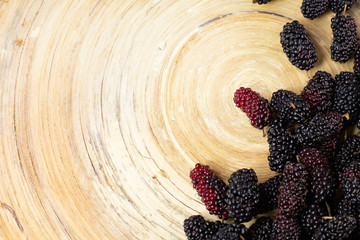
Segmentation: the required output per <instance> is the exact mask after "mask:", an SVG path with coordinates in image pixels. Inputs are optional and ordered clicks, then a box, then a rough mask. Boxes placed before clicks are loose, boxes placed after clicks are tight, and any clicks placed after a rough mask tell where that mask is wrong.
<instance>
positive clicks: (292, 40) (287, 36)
mask: <svg viewBox="0 0 360 240" xmlns="http://www.w3.org/2000/svg"><path fill="white" fill-rule="evenodd" d="M280 43H281V45H282V47H283V50H284V52H285V53H286V56H287V57H288V58H289V61H290V62H291V63H292V64H293V65H295V66H296V67H298V68H300V69H301V70H309V69H310V68H312V67H314V64H315V62H316V61H317V60H318V59H317V55H316V49H315V45H314V43H313V42H312V41H311V38H310V35H309V34H308V33H307V31H306V30H305V28H304V26H303V25H301V24H300V23H299V22H298V21H296V20H294V21H293V22H291V23H286V24H285V26H284V28H283V31H282V32H281V33H280Z"/></svg>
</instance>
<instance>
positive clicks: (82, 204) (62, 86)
mask: <svg viewBox="0 0 360 240" xmlns="http://www.w3.org/2000/svg"><path fill="white" fill-rule="evenodd" d="M300 5H301V1H300V0H296V1H295V0H292V1H287V0H273V1H272V2H271V3H269V4H267V5H262V6H259V5H257V4H252V3H251V0H223V1H214V0H213V1H211V0H204V1H199V0H181V1H161V0H150V1H143V0H118V1H115V0H114V1H111V0H108V1H105V0H96V1H95V0H77V1H71V0H64V1H56V0H23V1H21V0H7V1H5V0H3V1H1V3H0V22H1V24H0V45H1V49H0V56H1V61H0V68H1V71H0V73H1V76H0V77H1V78H0V79H1V88H0V94H1V98H0V101H1V102H0V109H1V115H0V116H1V121H0V134H1V135H0V137H1V140H0V143H1V145H0V171H1V172H0V178H1V187H0V201H1V206H2V208H1V210H0V235H1V238H2V239H36V240H37V239H185V235H184V233H183V228H182V223H183V220H184V219H185V218H187V217H189V216H190V215H194V214H202V215H204V216H205V217H206V218H207V219H216V217H214V216H210V215H209V214H208V213H207V211H206V209H205V207H204V206H203V204H202V203H201V201H200V199H199V197H198V196H197V194H196V192H195V190H193V188H192V184H191V182H190V179H189V172H190V170H191V169H192V168H193V167H194V165H195V163H197V162H201V163H203V164H208V165H210V166H211V168H213V169H214V170H215V171H216V173H217V174H218V175H219V176H220V177H222V178H223V179H224V180H226V179H227V178H228V177H229V176H230V174H231V173H232V172H233V171H235V170H237V169H238V168H243V167H248V168H249V167H253V168H254V169H255V171H256V172H257V174H258V176H259V180H260V181H264V180H266V179H267V178H269V177H270V176H273V175H274V173H273V172H271V171H270V170H269V167H268V163H267V155H268V146H267V143H266V138H265V137H263V132H262V131H260V130H257V129H255V128H253V127H251V126H250V124H249V121H248V119H247V118H246V116H245V115H244V114H243V113H242V112H240V111H239V110H238V109H236V108H235V107H234V104H233V102H232V97H233V93H234V91H235V89H236V88H238V87H240V86H245V87H252V88H253V89H254V90H256V91H258V92H260V93H261V94H262V95H263V96H264V97H266V98H268V99H269V98H270V96H271V94H272V92H273V91H276V90H277V89H280V88H284V89H289V90H293V91H295V92H297V93H300V91H301V89H302V88H303V87H304V86H305V84H306V82H307V80H308V79H309V78H311V77H312V75H313V74H314V73H315V72H316V71H317V70H326V71H329V72H330V73H332V74H333V75H335V74H336V73H338V72H340V71H342V70H351V69H352V60H351V61H349V62H348V63H346V64H339V63H335V62H333V61H331V59H330V53H329V47H330V44H331V38H332V33H331V29H330V19H331V17H332V16H333V15H334V14H333V13H331V12H328V13H327V14H325V15H324V16H322V17H320V18H318V19H315V20H313V21H311V20H308V19H305V18H303V17H302V15H301V12H300ZM359 8H360V4H356V6H354V7H353V9H351V11H350V14H352V15H353V16H356V14H357V13H359ZM355 13H356V14H355ZM356 18H357V21H358V22H360V15H359V14H357V16H356ZM291 19H297V20H299V21H300V22H301V23H302V24H304V25H305V27H306V29H307V30H308V31H309V33H310V35H311V37H312V39H313V40H314V42H315V45H316V47H317V51H318V56H319V61H318V63H317V64H316V65H315V68H313V69H311V70H310V71H301V70H299V69H297V68H296V67H294V66H292V65H291V64H290V62H289V61H288V59H287V57H286V55H285V54H284V53H283V52H282V48H281V45H280V41H279V33H280V31H281V30H282V27H283V25H284V24H285V23H286V22H289V21H291Z"/></svg>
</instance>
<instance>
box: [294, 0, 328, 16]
mask: <svg viewBox="0 0 360 240" xmlns="http://www.w3.org/2000/svg"><path fill="white" fill-rule="evenodd" d="M328 6H329V0H303V2H302V5H301V8H300V9H301V12H302V14H303V16H304V17H306V18H310V19H314V18H316V17H318V16H320V15H322V14H324V13H325V12H326V10H327V9H328Z"/></svg>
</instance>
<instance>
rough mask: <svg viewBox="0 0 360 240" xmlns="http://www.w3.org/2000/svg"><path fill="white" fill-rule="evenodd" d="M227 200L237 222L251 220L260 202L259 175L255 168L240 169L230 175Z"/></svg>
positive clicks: (230, 213)
mask: <svg viewBox="0 0 360 240" xmlns="http://www.w3.org/2000/svg"><path fill="white" fill-rule="evenodd" d="M228 181H229V190H228V191H227V198H226V202H227V205H228V210H229V216H230V217H232V218H233V219H234V220H235V222H238V223H242V222H247V221H250V220H251V218H252V217H253V216H254V215H255V214H256V207H257V205H258V204H259V188H258V186H257V176H256V174H255V171H254V170H253V169H240V170H238V171H237V172H235V173H233V174H232V175H231V176H230V179H229V180H228Z"/></svg>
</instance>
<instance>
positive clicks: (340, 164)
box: [333, 135, 360, 173]
mask: <svg viewBox="0 0 360 240" xmlns="http://www.w3.org/2000/svg"><path fill="white" fill-rule="evenodd" d="M352 162H360V136H359V135H357V136H351V137H348V139H346V141H345V142H344V143H343V144H342V145H341V146H340V148H339V150H338V152H337V154H336V156H335V158H334V163H333V164H334V168H335V171H336V172H338V173H341V172H343V171H345V169H346V168H348V167H349V166H350V165H351V163H352Z"/></svg>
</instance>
